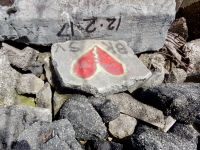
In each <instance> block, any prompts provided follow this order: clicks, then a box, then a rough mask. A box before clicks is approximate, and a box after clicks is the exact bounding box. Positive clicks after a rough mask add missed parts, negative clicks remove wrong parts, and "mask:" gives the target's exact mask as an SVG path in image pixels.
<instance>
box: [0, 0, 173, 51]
mask: <svg viewBox="0 0 200 150" xmlns="http://www.w3.org/2000/svg"><path fill="white" fill-rule="evenodd" d="M175 5H176V3H175V1H172V0H170V1H167V0H160V1H154V0H149V1H148V2H147V1H145V0H141V1H137V0H134V1H130V0H128V1H121V0H115V1H113V0H102V1H98V2H97V1H95V0H93V1H84V0H82V1H77V2H76V1H73V0H70V1H67V2H65V1H48V2H38V1H34V0H29V1H28V2H27V0H15V3H14V4H13V5H12V7H11V8H10V7H8V8H7V7H6V8H4V7H0V15H1V16H2V17H1V19H0V25H1V26H0V28H1V29H2V30H1V31H0V39H1V40H7V39H11V40H17V41H20V42H25V43H32V44H38V45H49V44H52V43H56V42H64V41H66V40H72V39H73V40H81V39H101V40H124V41H126V42H127V43H128V45H129V46H130V47H131V48H133V50H134V52H136V53H141V52H144V51H148V50H159V49H160V48H161V47H162V46H163V44H164V40H165V36H166V33H167V30H168V28H169V26H170V24H171V22H172V21H173V19H174V17H175ZM16 8H17V9H16ZM24 8H28V9H24ZM86 10H89V11H86ZM50 14H51V15H50ZM52 14H53V15H52ZM5 18H6V19H5ZM27 20H28V21H27Z"/></svg>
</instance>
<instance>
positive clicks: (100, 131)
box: [59, 95, 107, 140]
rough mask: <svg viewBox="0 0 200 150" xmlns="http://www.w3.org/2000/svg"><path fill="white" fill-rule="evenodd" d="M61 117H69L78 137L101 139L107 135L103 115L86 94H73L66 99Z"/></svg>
mask: <svg viewBox="0 0 200 150" xmlns="http://www.w3.org/2000/svg"><path fill="white" fill-rule="evenodd" d="M59 118H61V119H63V118H64V119H65V118H67V119H68V120H69V121H70V122H71V124H72V125H73V128H74V130H75V132H76V138H77V139H83V140H99V139H104V138H105V137H106V136H107V129H106V127H105V125H104V124H103V122H102V119H101V117H100V116H99V114H98V113H97V112H96V110H95V109H94V108H93V106H92V105H91V103H90V102H89V101H88V99H87V98H86V97H85V96H81V95H73V97H71V98H70V99H69V100H67V101H65V103H64V104H63V106H62V108H61V110H60V113H59Z"/></svg>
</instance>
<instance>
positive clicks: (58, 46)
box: [55, 44, 66, 52]
mask: <svg viewBox="0 0 200 150" xmlns="http://www.w3.org/2000/svg"><path fill="white" fill-rule="evenodd" d="M56 46H57V47H56V51H55V52H58V49H59V48H61V49H62V50H63V51H64V52H65V51H66V50H65V49H64V48H63V47H62V46H60V45H58V44H56Z"/></svg>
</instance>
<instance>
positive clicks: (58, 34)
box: [57, 23, 70, 36]
mask: <svg viewBox="0 0 200 150" xmlns="http://www.w3.org/2000/svg"><path fill="white" fill-rule="evenodd" d="M65 28H67V29H68V28H69V25H68V24H67V23H65V24H64V25H63V26H62V28H61V30H60V31H59V32H58V33H57V36H70V35H69V34H62V32H63V31H64V29H65Z"/></svg>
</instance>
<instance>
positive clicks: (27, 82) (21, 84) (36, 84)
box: [16, 74, 44, 94]
mask: <svg viewBox="0 0 200 150" xmlns="http://www.w3.org/2000/svg"><path fill="white" fill-rule="evenodd" d="M43 86H44V81H42V80H41V79H40V78H38V77H36V76H35V75H34V74H23V75H22V76H21V77H20V78H19V80H18V82H17V87H16V90H17V92H18V93H19V94H36V93H38V91H39V90H40V89H41V88H42V87H43Z"/></svg>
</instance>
